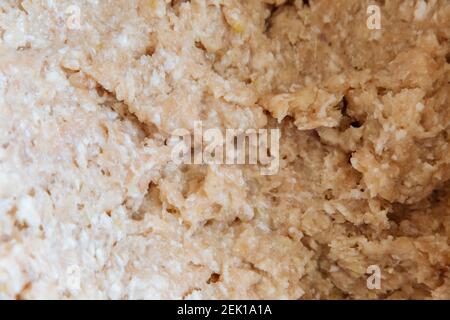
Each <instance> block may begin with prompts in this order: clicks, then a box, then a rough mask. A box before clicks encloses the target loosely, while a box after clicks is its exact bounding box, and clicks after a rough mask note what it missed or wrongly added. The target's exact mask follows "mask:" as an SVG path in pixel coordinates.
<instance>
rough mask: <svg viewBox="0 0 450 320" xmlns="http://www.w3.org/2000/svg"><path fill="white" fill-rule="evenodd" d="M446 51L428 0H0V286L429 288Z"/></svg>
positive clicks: (441, 163)
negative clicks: (197, 137)
mask: <svg viewBox="0 0 450 320" xmlns="http://www.w3.org/2000/svg"><path fill="white" fill-rule="evenodd" d="M371 4H372V5H373V4H375V5H378V6H379V8H380V10H381V29H379V30H377V29H374V30H373V29H369V28H368V27H367V18H368V13H367V8H368V6H369V5H371ZM78 13H79V19H77V18H78V17H77V14H78ZM449 63H450V2H449V1H446V0H429V1H424V0H384V1H375V0H374V1H368V0H367V1H366V0H339V1H333V0H310V1H299V0H296V1H286V0H245V1H244V0H242V1H238V0H191V1H188V0H184V1H183V0H172V1H170V0H102V1H87V0H86V1H83V0H76V1H74V0H64V1H63V0H61V1H60V0H58V1H56V0H45V1H44V0H24V1H19V0H0V133H1V134H0V298H2V299H5V298H19V299H33V298H68V299H77V298H88V299H97V298H109V299H142V298H145V299H181V298H185V299H198V298H202V299H220V298H227V299H235V298H242V299H247V298H249V299H281V298H284V299H319V298H320V299H336V298H348V299H361V298H369V299H376V298H381V299H388V298H406V299H407V298H416V299H417V298H424V299H429V298H432V299H449V298H450V138H449V134H450V64H449ZM199 120H200V121H202V123H203V126H204V127H206V128H220V129H226V128H240V129H248V128H252V129H259V128H279V129H281V139H280V170H279V171H278V173H277V174H274V175H270V176H263V175H261V174H260V170H259V168H258V166H255V165H239V166H238V165H177V164H175V163H174V162H173V160H172V158H171V150H172V148H173V145H172V144H171V143H169V142H168V141H170V139H169V138H170V135H171V133H172V132H173V130H175V129H178V128H186V129H189V130H192V129H193V126H194V122H195V121H199ZM372 265H376V266H378V267H379V268H380V271H381V275H382V277H381V287H380V288H379V289H373V288H372V289H370V288H368V287H367V279H368V277H369V276H370V274H368V273H367V270H368V267H369V266H372ZM74 277H75V280H80V281H78V282H77V281H75V282H74ZM77 277H78V278H79V279H78V278H77ZM77 283H79V284H80V286H78V285H77Z"/></svg>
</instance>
